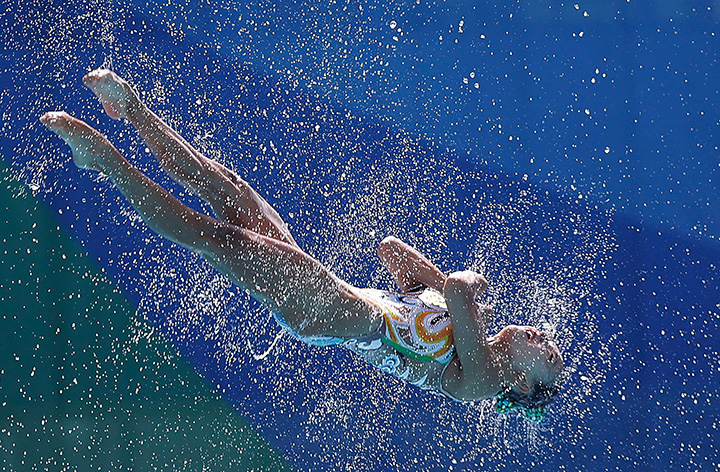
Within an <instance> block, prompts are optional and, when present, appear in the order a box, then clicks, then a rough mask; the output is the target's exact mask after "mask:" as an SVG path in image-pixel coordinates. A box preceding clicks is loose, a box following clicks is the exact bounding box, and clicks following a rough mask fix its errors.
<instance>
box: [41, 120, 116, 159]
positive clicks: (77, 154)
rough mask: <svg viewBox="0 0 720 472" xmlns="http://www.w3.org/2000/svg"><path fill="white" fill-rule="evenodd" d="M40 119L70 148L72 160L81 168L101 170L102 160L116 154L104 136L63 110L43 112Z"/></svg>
mask: <svg viewBox="0 0 720 472" xmlns="http://www.w3.org/2000/svg"><path fill="white" fill-rule="evenodd" d="M40 121H41V122H42V124H44V125H45V126H47V127H48V128H49V129H50V130H51V131H52V132H53V133H55V134H57V135H58V136H60V137H61V138H62V139H63V141H65V142H66V143H67V144H68V145H69V146H70V147H71V148H72V151H73V161H74V162H75V165H76V166H78V167H80V168H81V169H92V170H97V171H102V170H103V167H102V163H103V161H104V160H105V159H107V158H109V157H111V156H112V155H113V153H114V154H118V151H117V150H116V149H115V147H114V146H113V145H112V144H111V143H110V141H108V140H107V138H106V137H105V136H103V135H102V134H100V133H99V132H98V131H96V130H95V129H93V128H92V127H91V126H89V125H88V124H87V123H85V122H84V121H81V120H78V119H77V118H74V117H72V116H70V115H68V114H67V113H65V112H64V111H51V112H48V113H45V114H44V115H43V116H42V117H40Z"/></svg>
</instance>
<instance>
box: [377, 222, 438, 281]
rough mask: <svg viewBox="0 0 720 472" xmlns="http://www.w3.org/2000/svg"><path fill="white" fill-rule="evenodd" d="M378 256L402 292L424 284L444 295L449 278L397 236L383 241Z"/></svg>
mask: <svg viewBox="0 0 720 472" xmlns="http://www.w3.org/2000/svg"><path fill="white" fill-rule="evenodd" d="M378 256H380V260H381V261H382V263H383V265H384V266H385V268H387V270H389V271H390V273H391V274H392V275H393V277H395V280H396V281H397V284H398V286H399V287H400V289H401V290H408V289H411V288H413V287H416V286H418V285H420V284H422V285H425V286H426V287H429V288H432V289H435V290H437V291H438V292H440V293H442V291H443V287H444V285H445V279H446V278H447V277H445V274H443V273H442V272H441V271H440V269H438V268H437V267H436V266H435V265H434V264H433V263H432V262H430V261H429V260H428V259H427V258H426V257H425V256H423V255H422V254H420V253H419V252H418V251H417V250H416V249H415V248H413V247H412V246H410V245H408V244H407V243H405V242H403V241H401V240H400V239H398V238H396V237H395V236H388V237H387V238H385V239H383V240H382V242H381V243H380V245H379V246H378Z"/></svg>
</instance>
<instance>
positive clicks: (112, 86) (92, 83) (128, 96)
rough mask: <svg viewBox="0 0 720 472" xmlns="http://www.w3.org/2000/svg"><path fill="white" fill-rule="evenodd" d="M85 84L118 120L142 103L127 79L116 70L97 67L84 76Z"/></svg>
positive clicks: (106, 110) (109, 113)
mask: <svg viewBox="0 0 720 472" xmlns="http://www.w3.org/2000/svg"><path fill="white" fill-rule="evenodd" d="M83 84H85V85H86V86H87V87H88V88H89V89H90V90H92V92H93V93H94V94H95V96H97V98H99V99H100V103H101V104H102V106H103V108H104V109H105V112H106V113H107V114H108V115H109V116H110V118H112V119H114V120H117V119H120V118H127V117H128V110H130V109H131V108H132V107H134V106H136V105H139V104H140V98H139V97H138V95H137V93H136V92H135V90H133V88H132V87H131V86H130V84H129V83H127V81H125V80H124V79H122V78H121V77H120V76H119V75H117V74H116V73H115V72H112V71H110V70H107V69H96V70H94V71H92V72H90V73H89V74H88V75H86V76H85V77H83Z"/></svg>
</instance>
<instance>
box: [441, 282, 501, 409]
mask: <svg viewBox="0 0 720 472" xmlns="http://www.w3.org/2000/svg"><path fill="white" fill-rule="evenodd" d="M487 285H488V283H487V280H485V277H483V276H482V275H480V274H478V273H475V272H472V271H463V272H454V273H453V274H451V275H450V276H449V277H448V278H447V280H446V282H445V286H444V289H443V295H444V296H445V300H446V301H447V306H448V311H449V313H450V321H451V322H452V329H453V337H454V341H455V349H456V351H457V359H456V361H454V362H453V364H452V365H449V366H448V368H447V369H446V371H445V376H444V377H443V388H444V389H445V391H447V392H448V393H450V394H451V395H452V396H454V397H455V398H457V399H459V400H479V399H483V398H488V397H490V396H492V395H494V394H495V393H497V392H498V390H499V389H500V385H501V372H500V366H499V363H498V361H497V358H496V357H495V354H494V352H493V351H492V349H490V347H489V345H488V342H487V333H486V329H487V317H486V316H483V315H484V314H483V313H482V310H483V309H484V308H483V306H482V305H480V304H479V303H477V302H476V300H475V299H476V298H477V297H478V296H480V295H481V294H482V293H483V292H484V291H485V289H486V288H487Z"/></svg>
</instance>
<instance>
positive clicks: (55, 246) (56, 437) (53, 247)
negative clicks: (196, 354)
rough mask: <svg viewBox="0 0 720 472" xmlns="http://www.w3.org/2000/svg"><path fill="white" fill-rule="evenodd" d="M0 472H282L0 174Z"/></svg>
mask: <svg viewBox="0 0 720 472" xmlns="http://www.w3.org/2000/svg"><path fill="white" fill-rule="evenodd" d="M0 202H2V203H1V204H0V255H1V257H0V259H1V261H2V269H1V270H0V271H1V273H2V276H1V277H0V470H2V471H16V470H17V471H21V470H22V471H25V470H59V471H60V470H66V471H70V470H79V471H91V470H143V471H146V470H147V471H150V470H173V471H176V470H188V471H190V470H192V471H199V470H209V471H234V470H243V471H244V470H256V471H280V470H290V467H289V465H288V464H287V462H286V461H285V460H284V459H283V458H282V457H281V456H279V455H278V454H277V453H275V452H274V451H273V450H272V449H271V448H270V446H269V445H268V444H267V442H266V441H265V440H264V439H263V438H262V437H261V436H260V435H259V434H257V432H256V431H255V430H254V429H253V428H252V427H251V426H250V425H248V424H247V423H245V422H244V421H243V419H242V418H241V417H240V416H239V415H238V414H237V412H235V411H234V410H233V409H232V408H231V407H230V406H229V405H227V404H226V403H225V402H224V401H223V399H222V398H221V397H219V396H218V395H217V394H216V393H214V392H212V391H211V389H210V388H209V387H208V386H207V385H206V384H205V383H204V382H203V380H202V379H201V378H200V377H199V376H198V375H197V374H196V373H195V372H194V371H193V369H192V367H191V366H190V365H189V364H188V363H187V362H185V360H184V359H182V358H181V357H179V355H178V354H177V352H176V351H175V350H174V349H173V348H172V347H171V346H169V345H168V343H167V342H166V341H165V340H164V339H163V336H162V335H161V334H160V333H158V332H157V330H154V329H153V328H152V327H151V326H149V325H148V324H147V323H146V322H145V321H144V320H142V319H138V317H137V316H136V311H137V310H136V308H137V307H136V306H134V305H133V304H132V303H131V302H130V301H128V299H127V298H126V297H125V296H123V294H122V293H121V292H120V291H119V290H118V289H117V287H116V286H115V285H114V284H113V283H112V281H111V280H109V278H108V277H107V276H106V275H105V274H104V273H103V270H102V269H101V268H99V267H98V264H96V263H95V262H94V261H92V260H91V259H90V258H89V257H88V255H87V253H86V252H84V250H83V248H82V247H81V246H80V245H78V244H77V243H76V242H74V241H73V240H71V239H70V238H69V237H68V235H67V234H66V233H65V232H64V231H63V230H62V229H61V227H60V226H59V225H58V222H57V221H56V218H55V217H54V215H52V213H51V212H50V211H48V209H47V208H46V207H45V206H44V204H42V203H41V202H39V201H38V200H36V199H35V198H33V197H32V196H31V195H29V194H28V192H27V191H25V188H24V186H23V185H22V184H21V183H19V182H17V181H15V180H14V179H13V178H12V177H10V174H9V171H8V170H7V169H6V168H4V167H2V168H0Z"/></svg>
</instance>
